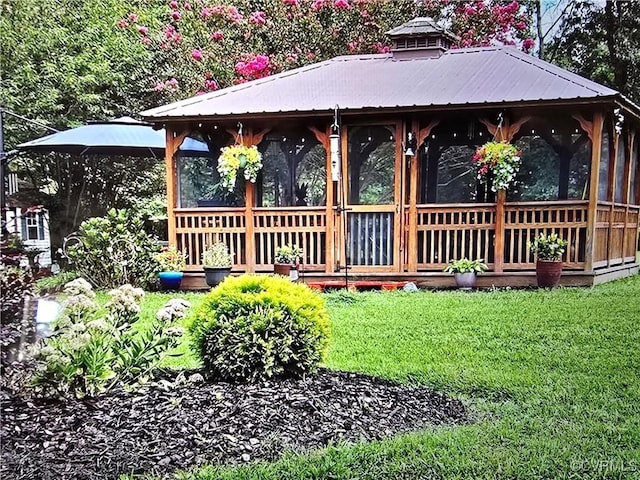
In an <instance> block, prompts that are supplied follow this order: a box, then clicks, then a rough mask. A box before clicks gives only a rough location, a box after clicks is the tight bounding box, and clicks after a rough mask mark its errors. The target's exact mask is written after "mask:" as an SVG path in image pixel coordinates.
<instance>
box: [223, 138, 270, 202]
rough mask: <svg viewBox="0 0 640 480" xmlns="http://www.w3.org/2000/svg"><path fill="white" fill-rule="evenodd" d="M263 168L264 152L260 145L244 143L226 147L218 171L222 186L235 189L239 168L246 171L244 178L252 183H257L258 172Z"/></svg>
mask: <svg viewBox="0 0 640 480" xmlns="http://www.w3.org/2000/svg"><path fill="white" fill-rule="evenodd" d="M261 168H262V154H261V153H260V152H259V151H258V147H256V146H255V145H254V146H251V147H246V146H244V145H232V146H230V147H224V148H223V149H222V153H221V154H220V157H219V158H218V173H220V181H221V183H222V186H223V187H224V188H226V189H228V190H229V191H230V192H232V191H233V189H234V187H235V186H236V178H237V176H238V170H242V171H243V172H244V178H245V179H246V180H249V181H250V182H251V183H256V179H257V178H258V172H259V171H260V169H261Z"/></svg>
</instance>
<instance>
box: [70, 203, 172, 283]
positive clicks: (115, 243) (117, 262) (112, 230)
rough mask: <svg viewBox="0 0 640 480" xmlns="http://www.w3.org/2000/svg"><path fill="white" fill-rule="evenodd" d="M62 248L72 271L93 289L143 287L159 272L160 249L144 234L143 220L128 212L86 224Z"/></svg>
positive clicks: (110, 214) (119, 211)
mask: <svg viewBox="0 0 640 480" xmlns="http://www.w3.org/2000/svg"><path fill="white" fill-rule="evenodd" d="M64 245H65V253H66V255H67V258H68V259H69V263H70V265H71V267H72V268H73V269H74V270H76V271H77V272H78V273H79V274H81V275H82V276H83V277H84V278H86V279H87V280H88V281H89V282H90V283H91V284H92V285H93V286H95V287H100V288H115V287H117V286H118V285H123V284H126V283H130V284H132V285H135V286H141V287H145V286H148V285H150V284H151V282H153V281H154V280H155V277H156V275H155V273H156V272H157V271H158V263H157V261H156V258H155V257H156V255H157V253H158V252H159V251H160V246H159V245H158V242H157V241H156V239H155V238H153V237H151V236H150V235H147V233H146V232H145V230H144V219H143V218H142V217H141V216H140V215H138V214H136V213H134V212H133V211H130V210H124V209H123V210H116V209H111V210H109V211H108V212H107V214H106V215H105V216H104V217H94V218H90V219H88V220H85V221H84V222H82V224H81V225H80V228H79V229H78V232H77V233H73V234H71V235H69V236H68V237H67V238H65V244H64Z"/></svg>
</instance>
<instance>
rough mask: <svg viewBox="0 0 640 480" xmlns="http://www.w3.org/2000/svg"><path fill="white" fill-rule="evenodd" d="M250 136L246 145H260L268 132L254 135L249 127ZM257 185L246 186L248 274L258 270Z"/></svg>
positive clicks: (245, 219)
mask: <svg viewBox="0 0 640 480" xmlns="http://www.w3.org/2000/svg"><path fill="white" fill-rule="evenodd" d="M248 130H249V132H248V133H249V134H248V135H247V136H246V139H245V145H247V146H251V145H256V143H254V142H257V143H260V141H261V140H262V137H264V135H265V133H266V132H264V133H263V132H260V133H258V134H256V135H254V134H253V128H251V127H249V129H248ZM255 192H256V185H255V184H254V183H252V182H249V181H246V182H245V185H244V198H245V202H244V228H245V260H246V264H247V272H249V273H252V272H255V270H256V240H255V234H254V231H255V230H254V221H253V207H254V206H255Z"/></svg>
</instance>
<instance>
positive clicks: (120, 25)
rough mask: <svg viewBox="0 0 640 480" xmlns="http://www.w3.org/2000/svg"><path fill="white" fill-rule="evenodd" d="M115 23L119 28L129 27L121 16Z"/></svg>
mask: <svg viewBox="0 0 640 480" xmlns="http://www.w3.org/2000/svg"><path fill="white" fill-rule="evenodd" d="M117 25H118V26H119V27H120V28H128V27H129V22H127V21H126V20H125V19H124V18H121V19H120V20H118V23H117Z"/></svg>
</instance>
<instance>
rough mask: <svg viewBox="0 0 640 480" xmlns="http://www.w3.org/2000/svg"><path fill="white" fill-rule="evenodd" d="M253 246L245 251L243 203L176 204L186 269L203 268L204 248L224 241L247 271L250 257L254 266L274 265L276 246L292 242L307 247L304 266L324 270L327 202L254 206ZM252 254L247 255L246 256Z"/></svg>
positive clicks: (237, 265)
mask: <svg viewBox="0 0 640 480" xmlns="http://www.w3.org/2000/svg"><path fill="white" fill-rule="evenodd" d="M251 214H252V218H250V219H249V220H250V221H251V220H252V221H253V232H254V235H253V237H254V245H255V251H254V252H249V251H248V250H247V238H246V230H247V229H246V226H247V225H246V222H247V215H246V211H245V209H244V208H228V209H227V208H225V209H224V210H223V209H221V208H192V209H178V210H176V211H175V216H176V237H177V239H176V240H177V244H178V248H180V249H181V250H183V251H185V252H187V270H200V269H201V268H202V265H201V256H202V251H203V249H204V247H205V246H206V245H208V244H210V243H212V242H215V241H223V242H225V243H226V244H227V245H228V246H229V249H230V250H231V252H232V253H233V254H234V257H235V261H234V270H245V271H246V270H247V269H248V263H249V262H248V260H252V262H251V264H252V265H254V268H255V270H256V271H271V270H273V262H274V257H275V249H276V248H277V247H279V246H281V245H285V244H287V243H293V244H296V245H298V246H300V247H302V250H303V252H304V258H303V264H304V268H305V270H324V268H325V257H326V249H327V239H326V214H325V208H324V207H318V208H308V207H299V208H296V209H279V208H274V209H268V208H254V209H252V211H251ZM247 256H249V257H247Z"/></svg>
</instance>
